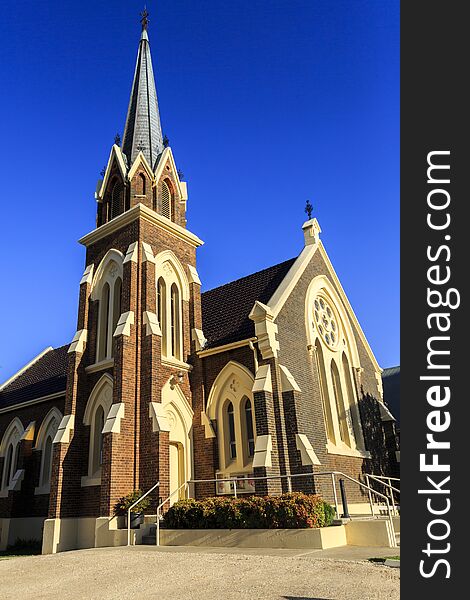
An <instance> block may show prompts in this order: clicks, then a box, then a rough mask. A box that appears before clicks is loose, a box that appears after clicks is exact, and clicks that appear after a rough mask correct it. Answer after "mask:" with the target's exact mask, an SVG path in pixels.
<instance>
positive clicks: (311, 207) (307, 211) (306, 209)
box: [305, 200, 313, 221]
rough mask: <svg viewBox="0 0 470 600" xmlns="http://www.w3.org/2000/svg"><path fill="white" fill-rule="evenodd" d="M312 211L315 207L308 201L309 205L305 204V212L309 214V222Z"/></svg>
mask: <svg viewBox="0 0 470 600" xmlns="http://www.w3.org/2000/svg"><path fill="white" fill-rule="evenodd" d="M312 211H313V206H312V204H311V203H310V200H307V203H306V204H305V212H306V213H307V216H308V220H309V221H310V219H311V218H312Z"/></svg>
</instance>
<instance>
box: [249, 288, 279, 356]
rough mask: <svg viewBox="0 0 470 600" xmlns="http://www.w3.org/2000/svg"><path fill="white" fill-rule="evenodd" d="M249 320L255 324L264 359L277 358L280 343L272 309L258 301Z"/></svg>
mask: <svg viewBox="0 0 470 600" xmlns="http://www.w3.org/2000/svg"><path fill="white" fill-rule="evenodd" d="M249 318H250V319H251V320H252V321H253V322H254V324H255V334H256V337H257V338H258V347H259V349H260V351H261V354H262V356H263V358H276V357H277V352H278V350H279V342H278V341H277V339H276V335H277V325H276V324H275V323H274V316H273V313H272V311H271V308H270V307H269V306H266V305H265V304H262V303H261V302H259V301H258V300H257V301H256V302H255V305H254V306H253V308H252V310H251V312H250V314H249Z"/></svg>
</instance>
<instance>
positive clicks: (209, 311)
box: [202, 258, 296, 348]
mask: <svg viewBox="0 0 470 600" xmlns="http://www.w3.org/2000/svg"><path fill="white" fill-rule="evenodd" d="M295 260H296V259H295V258H292V259H291V260H287V261H285V262H283V263H280V264H278V265H275V266H273V267H269V268H268V269H264V270H263V271H258V272H257V273H253V274H252V275H248V276H247V277H242V278H241V279H237V280H236V281H232V282H230V283H227V284H225V285H222V286H220V287H217V288H214V289H213V290H209V291H207V292H204V293H203V294H202V329H203V332H204V335H205V336H206V338H207V341H208V345H207V347H208V348H210V347H214V346H223V345H224V344H230V343H232V342H237V341H239V340H244V339H247V338H250V337H253V336H254V335H255V328H254V323H253V321H251V319H249V318H248V315H249V314H250V312H251V309H252V308H253V305H254V303H255V301H256V300H259V301H260V302H262V303H263V304H266V303H267V302H268V301H269V299H270V298H271V296H272V295H273V294H274V292H275V291H276V289H277V288H278V287H279V285H280V283H281V281H282V280H283V279H284V277H285V276H286V275H287V272H288V271H289V269H290V268H291V266H292V265H293V263H294V261H295Z"/></svg>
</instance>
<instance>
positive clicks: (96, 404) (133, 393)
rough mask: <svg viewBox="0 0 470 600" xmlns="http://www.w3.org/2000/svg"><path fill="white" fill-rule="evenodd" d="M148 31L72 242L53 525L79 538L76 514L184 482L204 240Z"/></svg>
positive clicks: (100, 511)
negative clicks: (93, 212)
mask: <svg viewBox="0 0 470 600" xmlns="http://www.w3.org/2000/svg"><path fill="white" fill-rule="evenodd" d="M148 23H149V19H148V13H147V11H146V10H145V11H144V12H143V13H142V20H141V24H142V31H141V36H140V41H139V47H138V52H137V61H136V67H135V73H134V79H133V83H132V90H131V96H130V101H129V107H128V111H127V118H126V125H125V130H124V136H123V139H122V145H120V144H119V140H116V143H115V144H114V145H113V146H112V148H111V152H110V155H109V160H108V164H107V167H106V169H105V172H104V176H103V179H102V180H101V181H100V182H99V183H98V187H97V192H96V194H95V197H96V201H97V222H96V225H97V226H96V229H94V230H93V231H91V232H90V233H88V234H87V235H85V236H83V237H82V238H81V239H80V243H81V244H83V246H85V248H86V265H85V271H84V273H83V277H82V279H81V281H80V293H79V310H78V319H77V332H76V334H75V336H74V338H73V340H72V343H71V345H70V348H69V350H68V367H67V389H66V404H65V417H64V419H63V420H62V423H61V425H60V428H59V432H58V434H57V436H56V438H55V440H54V441H55V443H54V461H53V474H52V482H51V494H50V507H49V521H48V522H47V523H52V524H49V525H48V527H51V528H53V529H54V528H55V527H56V525H54V523H58V522H59V521H60V520H61V519H63V518H68V519H75V520H76V521H77V527H78V529H77V531H79V530H80V526H81V525H80V522H81V520H82V519H83V517H84V516H86V517H87V518H90V517H96V518H103V519H109V516H110V515H111V514H112V510H113V506H114V504H115V503H116V501H117V499H118V498H120V497H121V496H124V495H127V494H128V493H129V492H131V491H133V490H135V489H142V490H147V489H149V488H150V487H152V486H153V485H154V484H155V483H156V482H157V481H160V488H159V490H158V496H160V497H166V496H167V495H168V493H169V492H170V490H173V489H175V486H176V487H178V485H179V483H180V482H181V481H185V480H188V479H190V478H191V476H192V468H193V466H192V465H193V456H192V423H193V416H194V409H193V400H192V394H191V387H190V381H189V373H190V371H191V369H192V367H191V363H194V362H196V361H195V360H194V356H195V353H196V351H197V350H199V349H200V348H201V347H202V345H203V344H204V339H203V335H202V331H201V299H200V284H201V282H200V280H199V277H198V274H197V271H196V249H197V248H198V246H200V245H201V244H202V243H203V242H202V241H201V240H200V239H199V238H198V237H197V236H196V235H194V234H193V233H191V232H190V231H189V230H188V229H187V228H186V202H187V199H188V195H187V186H186V183H185V182H184V181H181V179H180V175H179V172H178V170H177V168H176V163H175V160H174V156H173V152H172V149H171V148H170V146H169V145H168V144H167V143H166V140H165V139H164V138H163V136H162V128H161V122H160V112H159V106H158V99H157V92H156V86H155V79H154V72H153V66H152V59H151V54H150V43H149V37H148ZM156 501H157V496H153V497H152V502H153V503H155V502H156ZM59 529H60V527H59ZM54 531H55V532H56V533H54V534H53V535H56V536H57V535H59V534H57V531H56V530H55V529H54ZM59 537H60V536H59ZM95 541H96V540H95ZM58 543H59V542H58Z"/></svg>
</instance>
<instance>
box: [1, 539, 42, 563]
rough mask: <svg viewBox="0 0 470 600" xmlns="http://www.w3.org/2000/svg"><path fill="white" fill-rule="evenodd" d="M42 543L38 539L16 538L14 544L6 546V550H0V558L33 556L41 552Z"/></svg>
mask: <svg viewBox="0 0 470 600" xmlns="http://www.w3.org/2000/svg"><path fill="white" fill-rule="evenodd" d="M41 551H42V544H41V541H40V540H21V539H18V540H16V542H15V543H14V544H12V545H11V546H8V548H7V549H6V550H2V551H1V552H0V560H2V559H6V558H15V557H17V556H34V555H36V554H41Z"/></svg>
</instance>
